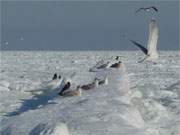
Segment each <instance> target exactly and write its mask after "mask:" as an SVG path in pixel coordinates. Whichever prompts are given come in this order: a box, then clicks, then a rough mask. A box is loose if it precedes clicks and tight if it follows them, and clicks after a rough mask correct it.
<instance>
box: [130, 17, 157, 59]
mask: <svg viewBox="0 0 180 135" xmlns="http://www.w3.org/2000/svg"><path fill="white" fill-rule="evenodd" d="M158 36H159V29H158V25H157V22H156V20H155V19H151V21H150V24H149V39H148V43H147V48H145V47H144V46H142V45H141V44H139V43H138V42H136V41H134V40H130V42H132V43H133V44H134V45H135V46H137V47H139V49H140V50H141V51H142V52H144V54H145V55H146V56H147V57H146V58H148V59H149V60H150V59H151V60H152V59H154V60H155V59H157V58H158V53H157V41H158ZM146 58H145V59H146Z"/></svg>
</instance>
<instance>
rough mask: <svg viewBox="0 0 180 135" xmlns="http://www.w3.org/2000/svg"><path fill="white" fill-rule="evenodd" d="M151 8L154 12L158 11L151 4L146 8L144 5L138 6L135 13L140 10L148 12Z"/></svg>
mask: <svg viewBox="0 0 180 135" xmlns="http://www.w3.org/2000/svg"><path fill="white" fill-rule="evenodd" d="M151 9H153V10H154V11H156V12H158V9H157V8H156V7H155V6H151V7H146V8H145V7H142V8H139V9H138V10H136V13H138V12H139V11H141V10H144V11H147V12H149V11H150V10H151Z"/></svg>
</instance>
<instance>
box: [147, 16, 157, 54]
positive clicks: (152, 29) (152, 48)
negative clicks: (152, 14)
mask: <svg viewBox="0 0 180 135" xmlns="http://www.w3.org/2000/svg"><path fill="white" fill-rule="evenodd" d="M158 36H159V29H158V25H157V22H156V20H155V19H151V21H150V24H149V38H148V44H147V49H148V55H149V56H151V57H157V56H158V54H157V41H158Z"/></svg>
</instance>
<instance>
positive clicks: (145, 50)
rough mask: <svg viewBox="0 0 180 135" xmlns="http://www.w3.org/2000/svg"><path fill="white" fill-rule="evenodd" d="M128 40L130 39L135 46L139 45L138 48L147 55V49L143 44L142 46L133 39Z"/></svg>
mask: <svg viewBox="0 0 180 135" xmlns="http://www.w3.org/2000/svg"><path fill="white" fill-rule="evenodd" d="M130 41H131V42H132V43H133V44H134V45H135V46H137V47H139V48H140V49H141V51H143V52H144V53H145V54H146V55H147V53H148V50H147V49H146V48H145V47H144V46H142V45H141V44H139V43H137V42H136V41H134V40H130Z"/></svg>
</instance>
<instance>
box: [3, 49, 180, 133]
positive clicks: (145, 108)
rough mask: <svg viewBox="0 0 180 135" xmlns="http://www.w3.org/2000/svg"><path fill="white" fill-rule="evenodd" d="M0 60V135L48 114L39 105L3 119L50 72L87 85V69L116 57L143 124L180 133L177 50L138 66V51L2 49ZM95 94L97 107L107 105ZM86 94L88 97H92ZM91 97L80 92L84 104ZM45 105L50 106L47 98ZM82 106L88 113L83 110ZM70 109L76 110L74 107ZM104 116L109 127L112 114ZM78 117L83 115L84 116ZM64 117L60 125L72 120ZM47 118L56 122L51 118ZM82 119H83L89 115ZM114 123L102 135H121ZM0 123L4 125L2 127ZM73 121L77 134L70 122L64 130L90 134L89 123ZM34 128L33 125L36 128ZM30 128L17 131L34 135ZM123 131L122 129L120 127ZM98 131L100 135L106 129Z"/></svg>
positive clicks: (89, 75) (179, 58)
mask: <svg viewBox="0 0 180 135" xmlns="http://www.w3.org/2000/svg"><path fill="white" fill-rule="evenodd" d="M0 56H1V58H0V127H1V126H2V129H1V128H0V131H3V134H7V135H9V134H8V132H4V129H8V127H9V125H11V124H13V123H16V121H17V120H19V119H20V120H26V119H27V118H29V116H31V113H34V114H37V113H39V112H41V113H43V112H44V113H45V114H48V113H49V112H48V111H49V109H48V107H45V108H44V109H42V108H41V106H40V107H39V108H40V109H39V110H38V107H37V108H36V109H35V111H34V108H33V109H32V110H33V111H34V112H33V111H30V110H28V109H27V110H26V109H25V110H24V111H22V113H20V114H18V115H15V116H14V115H12V116H11V115H10V116H8V115H7V114H9V113H11V112H14V111H15V110H16V109H18V108H20V107H21V106H22V102H23V101H22V99H31V98H32V97H33V95H32V94H31V93H30V92H28V91H31V90H37V89H39V88H40V87H42V85H43V84H44V83H46V82H48V81H49V80H51V79H52V76H53V74H54V73H57V74H58V75H61V76H71V75H72V74H74V78H73V82H74V83H75V84H76V85H78V84H81V85H82V84H85V83H87V82H90V81H92V78H94V75H95V73H93V72H89V69H90V68H91V67H93V66H94V65H95V64H96V63H97V62H98V61H100V60H102V59H103V60H106V61H108V60H109V61H113V60H114V59H115V57H116V56H120V60H121V61H122V62H123V63H124V64H125V66H126V73H127V76H128V79H129V87H130V90H131V91H132V93H133V94H132V95H133V96H134V97H138V98H134V99H133V100H132V101H133V102H134V104H133V105H134V106H135V107H136V108H137V109H138V111H139V112H140V114H141V117H142V119H143V121H144V122H145V123H148V124H149V126H150V127H151V126H152V127H153V125H155V127H153V128H157V129H158V133H157V135H179V133H180V53H179V51H160V52H159V59H158V60H157V61H155V62H143V63H138V61H139V60H141V59H143V58H144V57H145V56H144V54H143V53H142V52H140V51H1V52H0ZM96 94H99V93H98V92H97V93H95V94H94V99H96V98H97V99H98V100H97V104H98V103H99V102H102V104H103V103H104V104H106V102H103V100H100V97H101V96H99V98H98V95H96ZM106 94H107V93H106V92H104V93H103V92H102V93H101V95H102V97H106ZM111 94H114V93H111ZM90 95H91V96H93V94H90ZM90 95H88V94H85V97H84V99H83V100H84V101H86V100H87V99H88V98H89V96H90ZM82 97H83V95H82ZM86 98H87V99H86ZM111 98H112V99H113V97H109V100H111ZM73 101H77V100H76V98H75V99H72V100H71V98H70V99H63V101H62V102H63V103H64V106H68V105H69V104H68V102H70V103H72V102H73ZM48 102H51V100H50V101H48ZM52 102H56V103H55V104H58V105H59V106H58V105H57V106H58V107H60V106H61V104H62V103H61V101H60V100H58V101H57V99H55V100H53V99H52ZM113 102H114V101H111V103H112V104H113ZM32 103H34V102H32ZM91 103H92V104H96V101H91V102H87V104H89V107H92V106H91V105H90V104H91ZM72 104H73V103H72ZM54 106H56V105H54ZM82 106H83V105H82ZM97 106H98V105H97ZM49 108H50V109H54V112H55V114H58V111H59V110H56V109H55V107H54V108H53V104H52V105H50V106H49ZM85 108H86V109H88V107H85ZM92 108H93V107H92ZM80 109H81V108H80ZM72 110H76V109H75V108H74V109H72ZM92 110H93V109H92ZM97 110H98V112H99V113H100V114H101V111H102V112H106V111H105V110H104V108H102V109H100V108H99V109H98V108H97ZM26 111H27V112H26ZM76 111H77V110H76ZM81 111H82V110H81ZM81 111H80V112H81ZM118 111H120V110H117V112H118ZM67 112H68V111H67ZM120 112H121V111H120ZM68 113H70V112H68ZM106 113H107V112H106ZM109 113H111V114H112V117H110V116H109V117H110V118H112V119H111V120H112V123H113V122H114V119H113V118H116V115H115V114H114V113H115V112H109ZM82 114H83V115H84V113H82ZM25 115H27V116H25ZM60 115H62V114H60ZM66 115H67V117H66V118H64V121H65V122H66V120H69V119H70V120H72V123H73V120H74V121H75V120H77V118H69V117H70V116H71V115H68V114H66ZM18 116H20V117H18ZM32 116H33V115H32ZM77 116H78V115H77ZM84 116H85V115H84ZM88 116H89V115H88ZM137 116H138V115H137ZM44 117H45V115H44V116H42V118H44ZM59 117H60V116H59ZM117 117H119V116H117ZM68 118H69V119H68ZM49 119H50V118H49ZM52 119H53V120H55V119H56V117H55V118H52ZM84 119H85V121H86V119H88V117H87V118H84ZM102 119H103V120H104V119H105V116H104V117H103V116H102ZM32 120H33V121H34V120H35V118H34V119H33V118H32ZM90 120H92V121H95V119H94V117H89V119H88V122H90ZM47 121H48V120H47ZM47 121H46V122H47ZM41 122H42V121H41ZM61 122H62V119H61ZM116 122H117V123H116ZM119 122H120V121H115V125H112V126H114V127H113V128H112V129H114V130H116V132H115V131H114V130H113V131H111V130H112V129H111V130H110V131H107V133H111V132H112V133H114V134H115V135H116V134H117V135H118V134H119V133H122V134H123V132H120V131H119V130H118V127H116V124H118V123H119ZM1 123H2V124H3V125H1ZM75 123H76V124H77V123H78V124H79V127H77V129H78V131H76V130H75V129H76V128H75V126H74V125H73V124H72V125H71V124H70V122H69V121H68V123H67V125H68V127H70V131H73V135H81V134H82V135H83V134H87V135H89V134H91V133H93V132H94V131H91V130H92V129H91V125H88V126H89V127H88V126H87V127H84V126H83V124H82V123H83V122H82V121H79V122H77V121H76V122H75ZM112 123H111V124H112ZM38 124H39V123H38ZM38 124H37V125H36V126H38ZM51 124H52V123H51ZM53 124H54V123H53ZM96 124H97V123H96ZM30 125H31V124H30ZM97 125H98V126H97V127H98V128H102V127H101V126H102V125H101V124H97ZM100 125H101V126H100ZM120 125H121V124H120ZM104 126H105V125H104ZM106 126H107V125H106ZM123 126H124V125H123ZM120 127H121V126H120ZM130 127H131V126H129V127H127V131H128V130H129V132H125V131H126V130H125V131H124V134H125V135H133V134H134V133H135V134H137V135H138V134H139V135H141V134H143V131H141V130H139V129H138V128H137V129H136V130H134V129H131V128H130ZM11 128H12V127H11ZM33 128H35V127H32V129H30V128H28V127H26V126H25V130H22V129H20V130H22V133H24V132H25V131H26V132H27V131H28V132H30V133H32V134H33V133H35V132H37V131H36V130H33ZM86 128H88V129H91V130H89V132H85V131H84V130H85V129H86ZM40 129H41V128H38V132H39V130H40ZM80 129H81V130H80ZM122 129H126V128H124V127H123V128H122ZM12 131H13V128H12ZM80 131H81V132H80ZM95 131H96V130H95ZM103 132H104V133H105V132H106V131H103ZM17 133H20V132H17ZM98 133H99V134H101V130H99V129H97V132H96V134H97V135H99V134H98ZM10 134H13V133H10ZM27 134H28V133H27ZM124 134H123V135H124ZM152 134H154V132H152ZM147 135H151V131H148V133H147Z"/></svg>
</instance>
